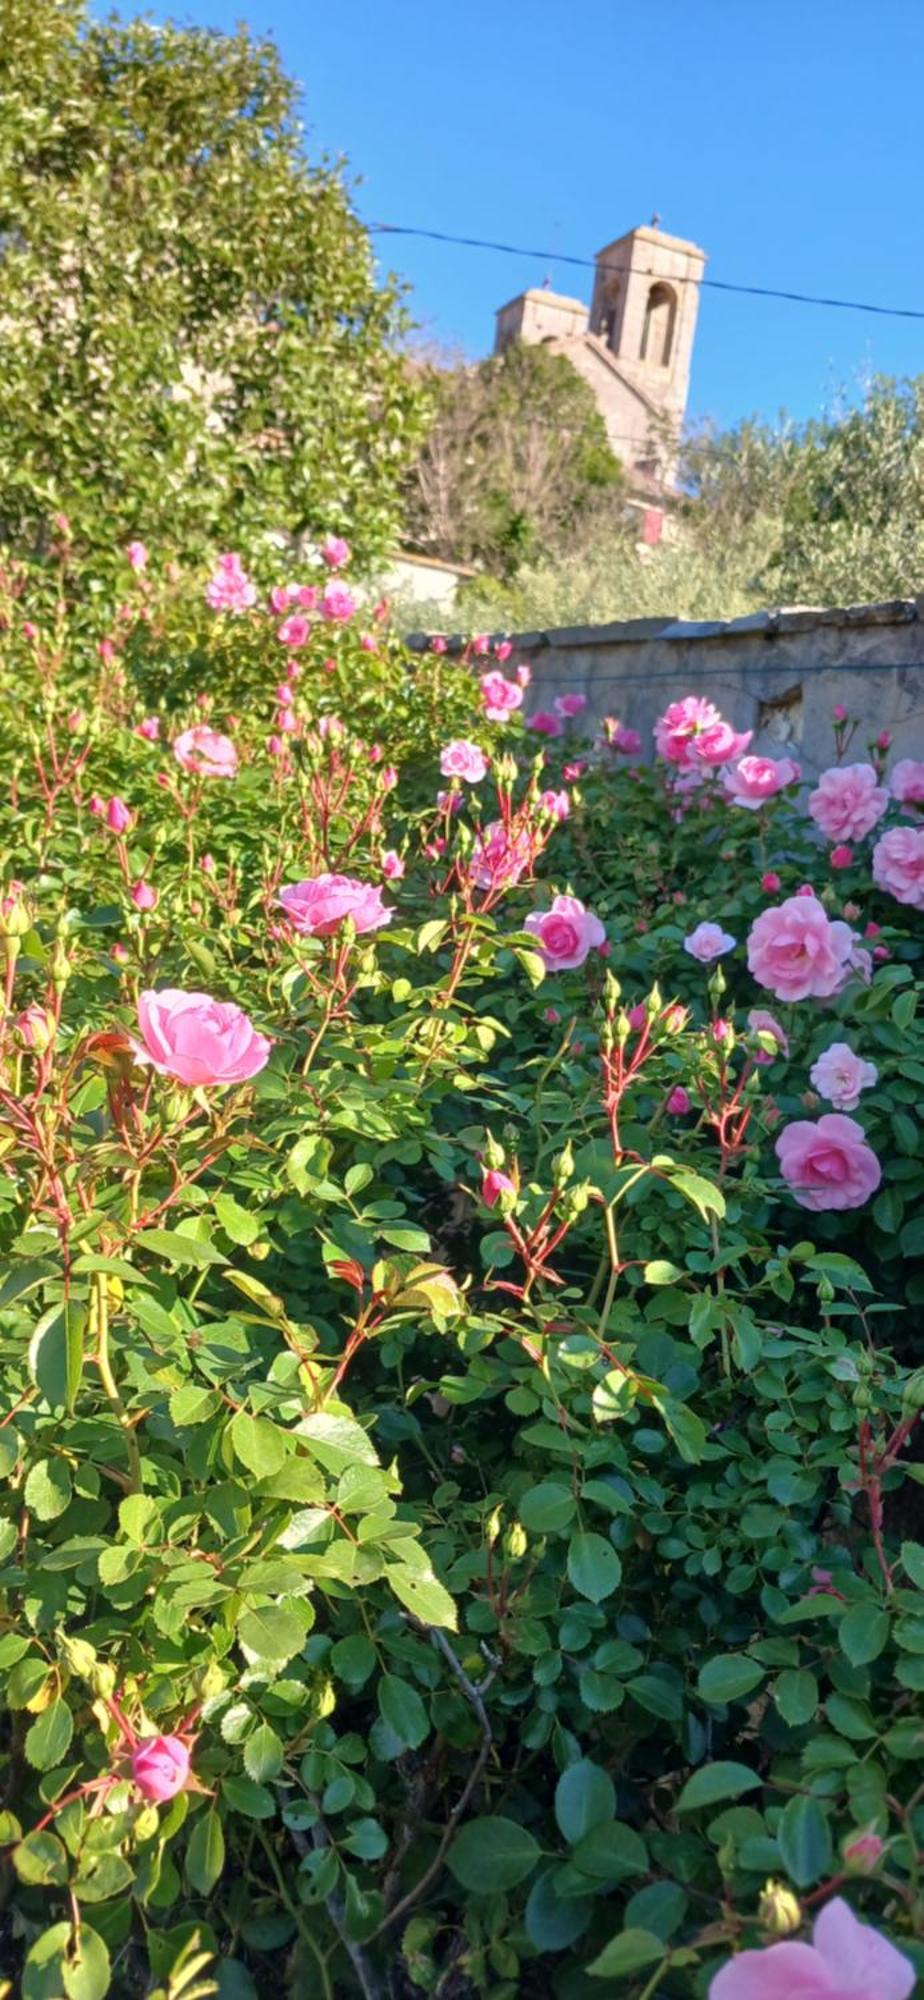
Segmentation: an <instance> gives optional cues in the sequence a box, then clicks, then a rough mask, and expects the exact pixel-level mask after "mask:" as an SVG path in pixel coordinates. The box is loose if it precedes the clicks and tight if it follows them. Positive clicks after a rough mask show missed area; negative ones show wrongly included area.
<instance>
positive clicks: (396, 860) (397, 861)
mask: <svg viewBox="0 0 924 2000" xmlns="http://www.w3.org/2000/svg"><path fill="white" fill-rule="evenodd" d="M382 874H383V875H384V877H385V880H386V882H400V880H401V877H402V875H403V874H404V862H403V861H402V859H401V856H400V854H397V853H396V852H395V849H394V848H393V847H389V849H388V851H387V853H385V854H383V856H382Z"/></svg>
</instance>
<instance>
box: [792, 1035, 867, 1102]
mask: <svg viewBox="0 0 924 2000" xmlns="http://www.w3.org/2000/svg"><path fill="white" fill-rule="evenodd" d="M809 1077H810V1079H811V1082H812V1083H813V1084H814V1086H815V1089H816V1090H817V1092H818V1095H819V1097H825V1098H827V1101H828V1103H829V1104H833V1106H834V1109H835V1111H854V1110H855V1109H856V1107H857V1105H858V1104H859V1102H860V1092H861V1090H871V1089H872V1086H873V1084H874V1083H878V1081H879V1071H878V1069H877V1068H876V1065H875V1063H871V1062H864V1061H863V1059H862V1057H861V1056H858V1055H856V1054H855V1053H854V1051H853V1049H852V1048H851V1047H850V1044H849V1042H832V1043H831V1045H830V1047H829V1048H827V1049H825V1050H824V1052H823V1054H822V1055H820V1056H819V1057H818V1058H817V1060H816V1061H815V1062H814V1063H813V1064H812V1067H811V1069H810V1070H809Z"/></svg>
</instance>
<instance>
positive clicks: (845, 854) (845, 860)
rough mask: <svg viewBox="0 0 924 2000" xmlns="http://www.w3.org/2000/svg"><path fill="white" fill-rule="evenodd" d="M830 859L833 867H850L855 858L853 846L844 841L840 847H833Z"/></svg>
mask: <svg viewBox="0 0 924 2000" xmlns="http://www.w3.org/2000/svg"><path fill="white" fill-rule="evenodd" d="M828 860H829V861H830V863H831V866H832V868H849V867H850V864H851V862H852V860H853V848H852V847H847V846H846V845H845V844H844V843H843V842H842V843H841V844H840V845H839V846H838V847H832V849H831V852H830V854H829V856H828Z"/></svg>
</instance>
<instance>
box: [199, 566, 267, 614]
mask: <svg viewBox="0 0 924 2000" xmlns="http://www.w3.org/2000/svg"><path fill="white" fill-rule="evenodd" d="M205 601H206V603H207V604H208V605H209V606H210V608H211V610H212V611H235V612H238V611H249V610H250V607H251V605H252V604H256V601H257V586H256V584H255V583H251V581H250V578H249V576H248V575H247V572H246V570H245V569H244V567H243V565H242V563H241V559H240V556H238V555H233V554H231V555H226V556H219V558H218V567H217V569H216V570H215V572H214V574H213V575H212V576H211V577H210V578H209V581H208V583H207V584H206V586H205Z"/></svg>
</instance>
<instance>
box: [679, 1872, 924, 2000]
mask: <svg viewBox="0 0 924 2000" xmlns="http://www.w3.org/2000/svg"><path fill="white" fill-rule="evenodd" d="M916 1979H917V1974H916V1972H915V1970H914V1967H913V1966H912V1965H911V1963H910V1961H909V1960H908V1959H907V1958H906V1957H905V1956H904V1953H903V1952H900V1951H896V1949H895V1946H894V1944H890V1943H889V1941H888V1938H884V1937H882V1936H881V1935H880V1933H879V1932H878V1931H876V1930H873V1928H872V1926H871V1925H870V1924H862V1923H861V1922H860V1920H859V1918H858V1917H855V1916H854V1914H853V1911H852V1910H851V1908H850V1906H849V1904H847V1903H845V1902H844V1899H843V1897H842V1896H835V1898H834V1900H833V1902H830V1903H826V1905H825V1907H824V1909H823V1910H822V1911H821V1913H820V1915H819V1916H817V1917H816V1919H815V1926H814V1929H813V1931H812V1942H811V1944H798V1943H795V1942H793V1941H791V1940H785V1941H784V1942H783V1943H782V1944H771V1945H765V1946H764V1948H763V1950H761V1951H740V1952H739V1953H738V1955H737V1957H735V1958H732V1959H729V1962H728V1964H727V1965H723V1967H722V1970H721V1972H717V1973H716V1975H715V1978H714V1979H713V1980H712V1982H711V1984H710V1987H709V2000H908V1995H909V1994H910V1993H912V1992H913V1991H914V1987H915V1982H916Z"/></svg>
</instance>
